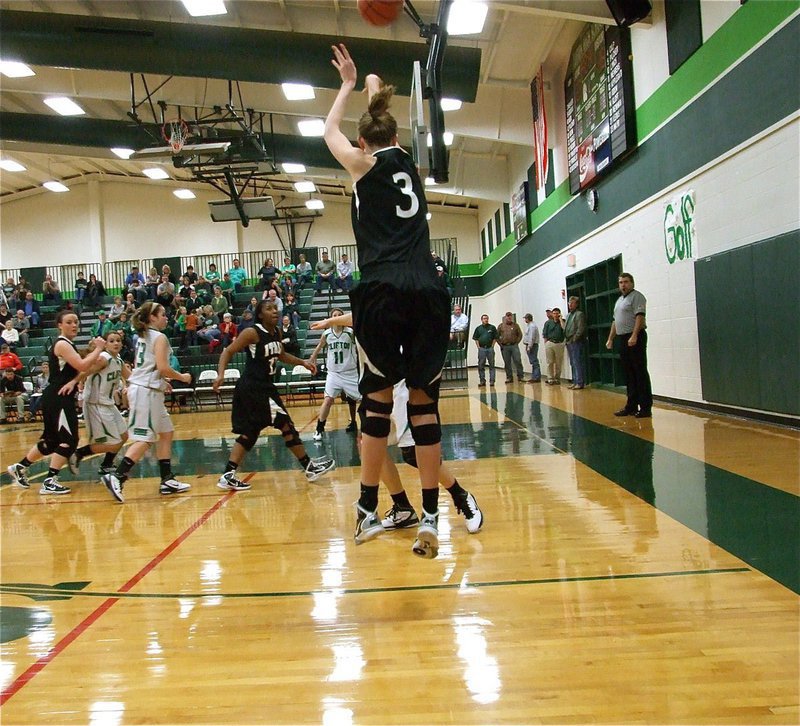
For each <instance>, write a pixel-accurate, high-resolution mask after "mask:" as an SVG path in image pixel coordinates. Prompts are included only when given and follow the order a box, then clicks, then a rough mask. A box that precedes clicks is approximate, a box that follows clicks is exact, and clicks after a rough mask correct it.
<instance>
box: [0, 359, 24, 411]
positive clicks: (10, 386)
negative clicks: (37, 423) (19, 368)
mask: <svg viewBox="0 0 800 726" xmlns="http://www.w3.org/2000/svg"><path fill="white" fill-rule="evenodd" d="M9 405H12V406H13V405H16V407H17V423H22V421H23V418H24V420H25V421H30V420H31V415H30V414H29V413H27V412H26V411H25V384H24V383H23V382H22V378H21V377H20V376H18V375H17V374H16V373H15V372H14V370H13V369H12V368H7V369H6V370H4V371H3V377H2V379H0V423H8V419H7V418H6V406H9Z"/></svg>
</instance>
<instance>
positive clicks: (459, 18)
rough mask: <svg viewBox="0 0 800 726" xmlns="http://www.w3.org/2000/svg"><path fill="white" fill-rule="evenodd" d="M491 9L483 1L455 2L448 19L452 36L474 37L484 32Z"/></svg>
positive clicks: (463, 0) (464, 0)
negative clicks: (484, 25)
mask: <svg viewBox="0 0 800 726" xmlns="http://www.w3.org/2000/svg"><path fill="white" fill-rule="evenodd" d="M488 11H489V7H488V6H487V5H486V3H485V2H483V1H482V0H454V2H453V4H452V5H451V6H450V14H449V16H448V17H447V32H448V33H449V34H450V35H474V34H475V33H480V32H481V31H482V30H483V24H484V23H485V22H486V13H487V12H488Z"/></svg>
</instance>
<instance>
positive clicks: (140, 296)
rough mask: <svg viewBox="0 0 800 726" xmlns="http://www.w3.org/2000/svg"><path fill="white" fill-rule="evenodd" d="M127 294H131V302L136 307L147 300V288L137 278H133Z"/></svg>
mask: <svg viewBox="0 0 800 726" xmlns="http://www.w3.org/2000/svg"><path fill="white" fill-rule="evenodd" d="M128 295H132V296H133V302H134V305H135V306H136V307H137V308H138V307H141V306H142V305H143V304H144V302H145V301H146V300H147V288H146V287H145V286H144V285H142V283H141V282H139V281H138V280H134V281H133V284H132V285H131V286H130V287H129V288H128Z"/></svg>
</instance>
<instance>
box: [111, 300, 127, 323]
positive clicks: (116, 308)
mask: <svg viewBox="0 0 800 726" xmlns="http://www.w3.org/2000/svg"><path fill="white" fill-rule="evenodd" d="M124 312H125V303H123V302H122V298H121V297H120V296H119V295H116V296H115V297H114V302H113V303H112V304H111V307H110V308H109V311H108V319H109V320H110V321H111V322H112V323H116V322H117V320H119V316H120V315H122V313H124Z"/></svg>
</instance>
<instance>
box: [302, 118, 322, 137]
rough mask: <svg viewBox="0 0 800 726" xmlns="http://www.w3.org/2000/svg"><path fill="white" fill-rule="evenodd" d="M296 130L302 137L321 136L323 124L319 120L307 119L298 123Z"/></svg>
mask: <svg viewBox="0 0 800 726" xmlns="http://www.w3.org/2000/svg"><path fill="white" fill-rule="evenodd" d="M297 129H298V131H300V134H301V135H302V136H322V135H323V134H324V133H325V122H324V121H323V120H322V119H321V118H308V119H305V120H303V121H298V122H297Z"/></svg>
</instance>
